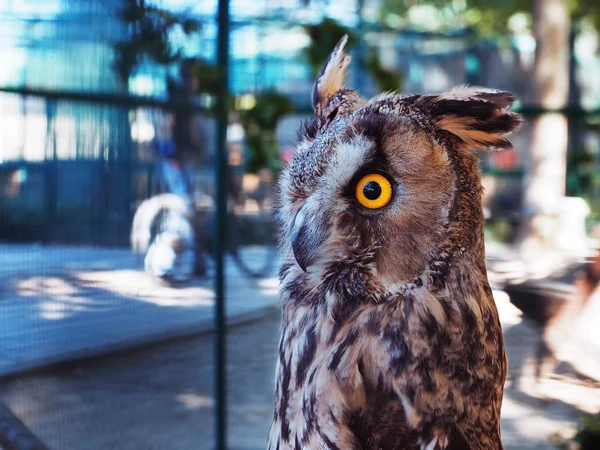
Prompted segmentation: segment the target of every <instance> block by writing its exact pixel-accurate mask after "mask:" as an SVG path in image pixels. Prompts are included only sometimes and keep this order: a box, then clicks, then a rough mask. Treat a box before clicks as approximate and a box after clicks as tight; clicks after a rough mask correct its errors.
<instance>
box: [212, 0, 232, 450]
mask: <svg viewBox="0 0 600 450" xmlns="http://www.w3.org/2000/svg"><path fill="white" fill-rule="evenodd" d="M218 25H219V31H218V38H217V64H218V67H219V70H220V75H221V85H220V89H219V95H218V98H217V105H218V115H217V147H216V150H217V152H216V161H215V166H216V167H215V177H216V180H215V181H216V187H217V189H216V191H217V192H216V200H217V202H216V203H217V214H216V230H215V232H216V236H215V243H216V245H215V247H216V248H215V265H216V267H215V269H216V277H215V411H216V417H215V419H216V420H215V422H216V430H215V432H216V433H215V443H216V448H217V449H218V450H225V449H226V448H227V408H226V406H227V405H226V402H227V385H226V363H227V360H226V356H227V355H226V351H227V348H226V341H225V338H226V332H227V331H226V324H225V274H224V269H225V268H224V252H225V237H226V236H227V233H226V229H225V227H226V226H227V223H226V221H227V216H226V212H227V196H226V192H227V182H226V176H227V122H228V109H229V105H228V103H229V77H228V75H229V0H219V10H218Z"/></svg>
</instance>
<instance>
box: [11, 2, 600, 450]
mask: <svg viewBox="0 0 600 450" xmlns="http://www.w3.org/2000/svg"><path fill="white" fill-rule="evenodd" d="M217 3H218V2H217V1H216V0H212V1H200V2H199V1H195V0H156V1H150V0H20V1H17V0H4V1H2V2H0V65H1V66H2V68H1V70H0V276H1V279H0V323H1V324H2V326H1V327H0V401H2V402H3V403H5V404H6V405H7V406H8V407H9V408H10V409H12V410H13V411H14V413H15V414H16V415H17V416H18V417H19V418H20V419H21V420H23V422H24V423H25V424H26V425H27V426H28V427H30V428H31V429H32V430H33V431H34V433H35V434H37V435H38V436H39V437H40V438H41V439H42V440H43V441H44V442H45V443H46V444H47V445H48V446H49V447H50V448H53V449H82V450H88V449H89V450H93V449H111V448H115V449H146V448H152V449H154V448H156V449H192V448H213V446H214V433H213V425H214V418H213V414H214V406H215V405H214V398H213V392H214V380H213V364H214V361H213V335H212V333H211V332H212V331H213V311H214V302H215V298H214V289H213V282H214V275H215V274H214V245H215V228H214V223H215V220H214V219H215V199H216V197H217V194H218V192H217V190H216V187H215V186H216V183H215V179H214V175H213V173H214V170H215V161H216V151H217V150H216V144H215V142H216V138H217V134H218V133H217V129H218V127H219V126H222V127H227V157H228V169H227V174H228V176H227V186H226V192H225V196H226V199H227V212H226V218H227V220H226V223H227V227H226V230H224V233H225V241H226V242H225V252H226V254H225V257H226V258H225V273H226V280H227V281H226V312H227V320H228V321H229V323H230V324H231V325H232V326H231V328H230V329H229V330H228V372H227V374H228V376H227V378H228V381H229V383H228V413H229V416H228V418H229V442H230V447H231V448H245V449H253V448H264V442H265V439H266V434H267V431H268V427H269V424H270V420H271V418H272V399H273V373H274V366H275V360H276V353H277V345H278V335H277V334H278V330H279V313H278V310H277V295H278V278H277V265H278V256H277V252H276V229H275V224H274V220H273V217H272V209H273V204H274V200H273V198H274V186H275V184H276V183H277V180H278V177H279V174H280V173H281V170H282V167H283V166H285V164H286V163H287V162H288V161H289V160H290V158H291V157H292V155H293V153H294V146H295V144H296V140H297V135H296V132H297V129H298V126H299V124H300V122H301V121H302V120H303V119H305V118H307V117H309V116H310V115H311V114H312V106H311V90H312V86H313V82H314V77H315V75H316V73H317V71H318V68H319V66H320V64H321V63H322V62H323V56H322V55H323V54H325V57H326V56H327V54H328V53H329V51H330V50H331V47H332V46H333V45H334V44H335V40H337V39H338V38H339V36H340V35H341V34H340V33H345V32H346V33H350V35H351V50H352V53H353V55H354V56H353V58H354V64H353V65H352V68H351V70H350V72H349V77H348V78H349V80H348V83H349V86H350V87H351V88H357V89H358V90H360V92H361V94H363V95H364V96H365V97H369V96H372V95H374V94H377V93H379V92H381V91H390V90H400V91H405V92H425V93H431V92H439V91H444V90H448V89H451V88H452V87H454V86H455V85H458V84H461V83H472V84H480V85H485V86H490V87H494V88H500V89H509V90H511V91H515V92H516V93H517V95H525V94H526V88H525V87H524V86H525V83H524V80H525V79H526V77H527V72H526V71H523V70H520V67H521V66H519V61H520V60H521V59H526V58H525V57H526V56H527V55H525V56H524V55H523V54H522V52H521V53H519V51H518V49H515V48H508V49H507V48H504V47H502V46H501V45H500V44H498V43H497V42H495V41H492V40H489V39H483V38H478V39H475V38H474V36H473V34H472V30H469V29H464V30H458V31H455V32H451V33H429V32H422V31H409V30H402V31H400V30H398V29H389V28H385V29H384V28H382V27H381V26H379V25H378V15H377V14H378V13H377V11H378V3H379V2H378V1H376V0H373V1H358V0H338V1H310V2H307V1H304V0H262V1H255V0H232V1H231V5H230V8H231V22H230V34H229V40H230V58H229V66H228V68H227V69H228V73H229V86H228V89H229V94H230V95H229V97H230V98H229V104H228V108H229V120H228V122H227V123H220V124H219V123H218V121H217V119H216V106H217V104H218V101H219V100H220V99H219V98H218V92H219V88H220V85H219V83H220V79H221V76H222V74H221V73H220V72H219V70H220V69H219V68H218V67H217V66H216V60H217V34H218V30H219V27H218V23H217V19H216V14H217ZM334 38H335V39H334ZM329 41H331V42H329ZM529 56H531V55H529ZM578 120H579V122H576V121H575V122H574V123H575V124H577V123H578V124H579V125H581V126H583V128H580V129H579V131H573V133H572V135H573V136H575V135H577V136H579V137H580V138H581V140H580V142H582V143H583V144H585V145H584V146H585V148H586V151H587V154H586V158H587V159H585V165H584V166H577V167H580V168H581V167H583V170H582V171H580V172H577V171H576V170H574V171H571V172H570V173H569V176H570V177H571V178H570V183H571V186H572V189H573V190H574V192H584V191H585V192H586V195H589V196H590V198H592V199H595V201H596V202H598V199H599V198H600V194H599V189H600V185H599V184H598V182H597V179H598V178H597V176H596V172H597V167H598V163H599V162H600V157H599V156H598V155H599V152H598V146H599V142H600V141H599V140H598V135H597V129H598V127H597V125H594V118H593V117H591V118H588V119H587V122H586V121H584V122H585V124H583V125H582V123H583V122H582V120H583V119H578ZM594 126H595V128H594ZM530 134H531V127H530V124H529V123H528V124H526V125H525V127H524V128H523V130H522V131H521V132H520V133H519V134H518V135H517V136H515V138H514V139H513V142H514V144H515V149H516V150H515V151H513V152H507V153H504V154H498V155H487V156H484V169H485V172H486V174H487V175H486V177H485V183H486V188H487V189H488V193H489V195H488V196H487V197H486V198H485V201H486V202H488V203H486V206H487V207H488V209H489V211H490V214H491V215H492V217H495V216H496V215H499V216H502V217H507V216H510V214H514V217H515V220H518V214H519V211H518V210H519V207H520V205H519V204H518V203H516V202H515V199H516V198H518V197H519V196H520V195H521V189H522V188H521V185H522V173H523V167H524V165H525V164H526V162H527V161H526V149H527V148H528V145H529V142H530ZM583 144H582V145H583ZM582 148H583V147H582ZM574 164H575V163H574ZM573 167H575V166H573ZM492 194H493V195H492ZM506 208H508V210H507V209H506ZM511 208H512V209H511ZM511 217H512V216H511ZM497 234H498V235H500V234H502V233H501V232H500V231H499V232H498V233H497ZM504 234H507V233H504ZM515 448H518V447H515Z"/></svg>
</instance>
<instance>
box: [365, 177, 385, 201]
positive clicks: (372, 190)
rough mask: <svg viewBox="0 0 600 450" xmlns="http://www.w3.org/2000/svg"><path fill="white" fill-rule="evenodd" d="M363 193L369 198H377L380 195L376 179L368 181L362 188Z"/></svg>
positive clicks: (379, 187)
mask: <svg viewBox="0 0 600 450" xmlns="http://www.w3.org/2000/svg"><path fill="white" fill-rule="evenodd" d="M363 194H365V197H367V198H368V199H369V200H377V199H378V198H379V196H380V195H381V186H380V184H379V183H377V182H376V181H369V182H368V183H367V184H365V187H364V188H363Z"/></svg>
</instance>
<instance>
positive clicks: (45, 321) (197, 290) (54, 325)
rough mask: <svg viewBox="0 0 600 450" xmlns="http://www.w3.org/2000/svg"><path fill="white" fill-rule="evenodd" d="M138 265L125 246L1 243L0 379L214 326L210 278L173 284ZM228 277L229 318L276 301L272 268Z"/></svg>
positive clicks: (230, 271)
mask: <svg viewBox="0 0 600 450" xmlns="http://www.w3.org/2000/svg"><path fill="white" fill-rule="evenodd" d="M257 252H258V251H257ZM253 256H254V257H258V254H254V255H253ZM141 266H142V262H141V261H140V260H139V258H137V257H135V256H134V255H132V253H131V252H130V251H129V250H128V249H105V248H82V247H63V246H61V247H52V246H40V245H0V376H4V375H9V374H14V373H17V372H21V371H24V370H29V369H34V368H39V367H42V366H45V365H48V364H53V363H58V362H63V361H67V360H72V359H77V358H81V357H87V356H97V355H101V354H105V353H109V352H112V351H115V350H121V349H125V348H129V347H134V346H137V345H141V344H147V343H150V342H155V341H159V340H162V339H166V338H173V337H178V336H185V335H190V334H194V333H198V332H201V331H206V330H209V329H211V328H212V326H213V320H214V316H213V311H214V293H213V289H212V283H213V281H212V279H211V278H205V279H197V280H194V281H193V282H191V283H190V284H189V285H186V286H184V287H178V288H172V287H167V286H162V285H159V284H158V283H157V282H155V281H154V280H152V279H150V278H149V277H148V276H146V275H145V274H144V273H143V271H142V270H141ZM226 275H227V288H226V289H227V294H226V295H227V306H226V309H227V319H228V321H229V322H239V321H243V320H247V319H249V318H252V317H256V316H257V315H261V314H262V312H263V311H264V309H265V308H266V307H269V306H273V305H275V304H276V302H277V292H278V291H277V278H276V277H275V276H274V275H275V268H274V269H273V274H270V277H269V278H265V279H262V280H253V279H249V278H247V277H245V276H243V275H242V274H241V273H240V272H239V270H237V268H236V267H235V265H234V264H233V262H232V261H230V260H228V261H227V267H226Z"/></svg>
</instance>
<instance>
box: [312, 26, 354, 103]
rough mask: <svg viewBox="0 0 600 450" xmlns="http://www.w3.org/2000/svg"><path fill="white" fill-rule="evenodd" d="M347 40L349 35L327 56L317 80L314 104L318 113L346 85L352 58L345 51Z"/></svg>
mask: <svg viewBox="0 0 600 450" xmlns="http://www.w3.org/2000/svg"><path fill="white" fill-rule="evenodd" d="M347 42H348V35H344V36H343V37H342V39H340V42H338V44H337V45H336V46H335V48H334V49H333V51H332V52H331V55H329V58H327V61H326V62H325V65H324V66H323V68H322V69H321V72H320V73H319V76H318V77H317V80H316V81H315V85H314V88H313V93H312V105H313V109H314V110H315V114H317V115H319V114H321V111H322V110H323V108H324V107H325V105H326V104H327V100H329V98H330V97H331V96H332V95H334V94H335V93H336V92H338V91H339V90H341V89H342V88H343V87H344V82H345V79H346V69H347V68H348V65H349V64H350V60H351V57H350V55H347V54H346V53H344V48H345V47H346V44H347Z"/></svg>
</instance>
